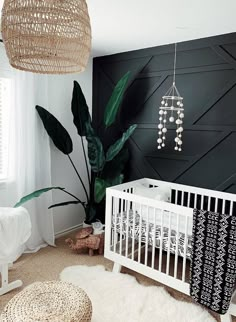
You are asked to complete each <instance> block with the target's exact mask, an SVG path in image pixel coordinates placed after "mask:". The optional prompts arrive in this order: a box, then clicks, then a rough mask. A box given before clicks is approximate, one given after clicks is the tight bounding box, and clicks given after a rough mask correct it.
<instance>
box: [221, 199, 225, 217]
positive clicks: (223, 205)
mask: <svg viewBox="0 0 236 322" xmlns="http://www.w3.org/2000/svg"><path fill="white" fill-rule="evenodd" d="M224 213H225V199H223V204H222V214H224Z"/></svg>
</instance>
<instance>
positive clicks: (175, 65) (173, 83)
mask: <svg viewBox="0 0 236 322" xmlns="http://www.w3.org/2000/svg"><path fill="white" fill-rule="evenodd" d="M176 49H177V44H176V43H175V58H174V75H173V85H175V69H176Z"/></svg>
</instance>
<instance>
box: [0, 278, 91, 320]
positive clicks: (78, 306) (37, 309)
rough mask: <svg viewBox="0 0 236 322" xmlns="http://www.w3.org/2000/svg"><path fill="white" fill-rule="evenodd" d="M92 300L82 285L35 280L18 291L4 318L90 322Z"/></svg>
mask: <svg viewBox="0 0 236 322" xmlns="http://www.w3.org/2000/svg"><path fill="white" fill-rule="evenodd" d="M91 317H92V304H91V301H90V299H89V297H88V295H87V294H86V293H85V291H83V290H82V289H81V288H79V287H77V286H75V285H72V284H70V283H66V282H61V281H49V282H36V283H34V284H31V285H29V286H27V287H26V288H25V289H24V290H23V291H21V292H20V293H18V294H17V295H15V296H14V297H13V298H12V299H11V300H10V301H9V302H8V304H7V305H6V307H5V309H4V310H3V313H2V315H1V316H0V321H1V322H46V321H47V322H48V321H50V322H90V321H91Z"/></svg>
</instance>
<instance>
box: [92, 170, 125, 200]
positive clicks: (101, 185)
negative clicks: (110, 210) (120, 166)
mask: <svg viewBox="0 0 236 322" xmlns="http://www.w3.org/2000/svg"><path fill="white" fill-rule="evenodd" d="M123 179H124V176H123V174H120V175H118V176H117V177H115V178H113V179H109V180H104V179H102V178H96V179H95V186H94V200H95V202H96V203H99V202H101V201H102V200H103V198H104V197H105V194H106V188H108V187H111V186H116V185H118V184H121V183H122V182H123Z"/></svg>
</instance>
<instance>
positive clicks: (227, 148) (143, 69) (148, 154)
mask: <svg viewBox="0 0 236 322" xmlns="http://www.w3.org/2000/svg"><path fill="white" fill-rule="evenodd" d="M173 55H174V45H173V44H172V45H165V46H159V47H154V48H148V49H142V50H136V51H131V52H127V53H121V54H117V55H111V56H104V57H98V58H95V59H94V70H93V122H94V125H95V127H96V129H97V131H98V133H99V134H100V135H101V137H102V140H103V142H104V144H105V146H108V145H109V144H111V143H112V142H114V140H115V139H117V138H118V137H119V136H120V134H121V130H124V129H125V128H127V127H128V126H129V125H130V124H132V123H137V124H138V128H137V129H136V131H135V132H134V134H133V136H132V139H131V140H130V142H129V147H130V151H131V156H132V157H131V161H130V164H129V168H128V169H127V174H126V180H133V179H137V178H141V177H151V178H154V179H161V180H167V181H173V182H179V183H183V184H189V185H193V186H199V187H205V188H209V189H216V190H222V191H229V192H233V193H236V33H232V34H226V35H220V36H216V37H210V38H205V39H198V40H193V41H188V42H182V43H178V46H177V68H176V83H177V84H178V90H179V91H180V93H181V96H183V97H184V108H185V119H184V123H185V126H184V132H183V147H182V152H181V153H179V152H176V151H174V149H173V138H174V136H175V128H174V127H173V126H172V127H170V128H169V129H168V135H167V136H166V138H167V140H166V148H165V149H162V150H161V151H160V150H157V148H156V147H157V143H156V140H157V137H158V135H157V124H158V107H159V103H160V101H161V97H162V96H163V95H164V93H165V92H166V91H167V89H168V88H169V87H170V86H171V82H172V76H173V75H172V74H173V57H174V56H173ZM128 70H130V71H131V79H130V82H129V84H128V87H127V90H126V93H125V96H124V100H123V103H122V106H121V111H120V114H119V122H118V124H117V125H116V126H115V127H113V128H112V129H109V134H108V133H107V132H106V134H105V132H104V127H103V124H102V116H103V112H104V110H103V109H104V107H105V105H106V103H107V100H108V98H109V96H110V95H111V92H112V89H113V88H114V84H115V83H116V81H117V80H118V79H119V78H120V77H121V76H122V75H123V74H125V73H126V72H127V71H128Z"/></svg>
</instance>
